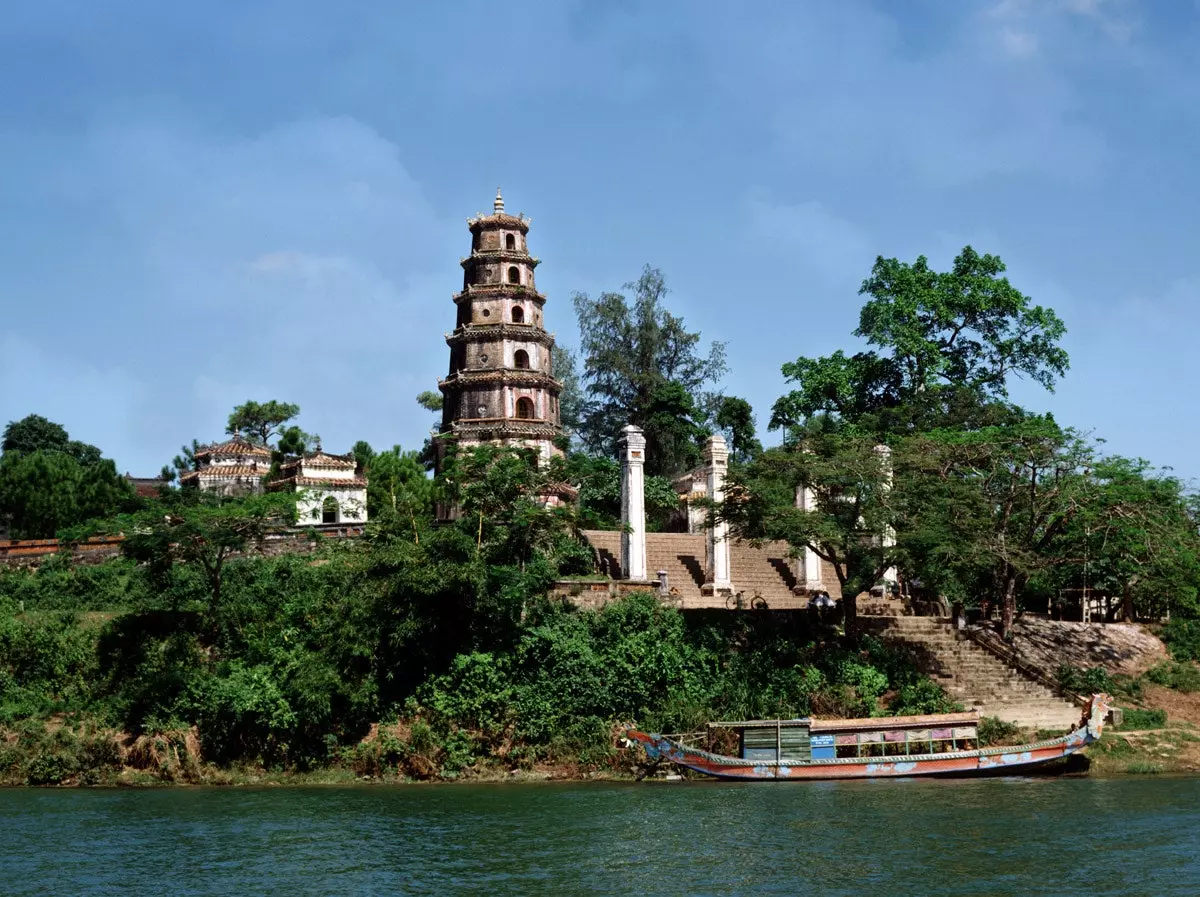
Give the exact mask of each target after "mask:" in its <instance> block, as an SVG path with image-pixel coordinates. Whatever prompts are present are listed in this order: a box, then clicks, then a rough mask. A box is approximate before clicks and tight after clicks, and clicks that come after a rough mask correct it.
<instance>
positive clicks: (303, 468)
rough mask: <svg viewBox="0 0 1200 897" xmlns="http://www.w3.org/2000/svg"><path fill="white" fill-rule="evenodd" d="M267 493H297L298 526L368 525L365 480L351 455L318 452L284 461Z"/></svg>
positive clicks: (268, 486)
mask: <svg viewBox="0 0 1200 897" xmlns="http://www.w3.org/2000/svg"><path fill="white" fill-rule="evenodd" d="M267 489H268V491H270V492H295V493H297V499H296V511H297V519H296V523H297V524H298V525H300V526H315V525H318V524H346V523H366V522H367V480H366V477H364V476H362V475H361V474H360V473H359V471H358V465H357V463H356V461H355V460H354V456H353V455H330V454H328V453H326V452H323V451H321V450H320V449H318V450H317V451H315V452H309V453H308V454H305V455H303V456H301V457H299V458H296V459H294V460H292V461H286V462H284V463H283V464H281V465H280V466H279V475H278V476H277V477H274V478H272V479H271V481H270V482H269V483H267Z"/></svg>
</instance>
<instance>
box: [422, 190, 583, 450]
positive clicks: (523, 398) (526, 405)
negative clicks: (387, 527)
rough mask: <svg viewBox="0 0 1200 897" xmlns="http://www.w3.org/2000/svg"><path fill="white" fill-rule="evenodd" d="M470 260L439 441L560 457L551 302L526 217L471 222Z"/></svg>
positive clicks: (497, 207)
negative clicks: (537, 277)
mask: <svg viewBox="0 0 1200 897" xmlns="http://www.w3.org/2000/svg"><path fill="white" fill-rule="evenodd" d="M467 224H468V226H469V227H470V229H471V255H470V257H469V258H465V259H462V267H463V288H462V292H461V293H458V294H456V295H455V296H454V304H455V305H456V306H457V307H458V322H457V324H456V326H455V328H454V332H453V333H451V334H450V335H448V336H447V337H446V342H447V343H448V344H449V346H450V373H449V375H448V376H447V377H446V379H445V380H441V381H439V383H438V387H439V388H440V389H441V391H442V394H443V396H444V398H445V402H444V405H443V410H442V427H441V432H440V434H439V437H438V438H439V440H441V441H442V442H443V443H444V442H445V441H446V440H447V439H449V438H451V437H452V438H454V439H455V440H456V441H457V443H458V445H460V446H463V447H467V446H471V445H478V444H479V443H483V442H494V443H500V444H505V445H526V446H529V447H530V448H534V449H537V451H538V453H539V455H540V456H541V457H542V458H543V459H549V458H550V457H551V455H554V454H560V450H559V449H558V448H557V447H556V446H555V443H554V440H555V439H556V438H557V437H559V436H560V435H561V434H562V426H561V425H560V424H559V416H558V394H559V391H560V390H561V386H560V384H559V383H558V381H557V380H555V379H554V368H553V362H552V357H551V356H552V350H553V348H554V337H553V336H552V335H551V334H549V333H547V332H546V328H545V327H544V326H543V309H544V307H545V305H546V297H545V296H543V295H542V294H541V293H539V292H538V291H537V287H536V285H535V283H534V275H533V272H534V269H535V268H536V267H537V265H538V259H536V258H534V257H533V256H531V255H530V254H529V247H528V245H527V243H526V237H527V236H528V234H529V219H528V218H526V217H525V216H524V215H516V216H513V215H508V214H505V212H504V199H503V197H501V195H500V191H499V190H497V191H496V200H495V204H494V211H493V212H492V214H491V215H479V216H477V217H475V218H469V219H467Z"/></svg>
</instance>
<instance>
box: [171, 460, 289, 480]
mask: <svg viewBox="0 0 1200 897" xmlns="http://www.w3.org/2000/svg"><path fill="white" fill-rule="evenodd" d="M268 469H269V468H268V467H267V466H266V465H263V466H261V467H259V466H258V465H256V464H217V465H215V466H213V467H202V468H200V469H199V470H189V471H187V472H186V473H184V474H182V475H181V476H180V477H179V481H180V482H181V483H189V482H191V481H192V480H223V479H226V478H228V477H264V476H266V475H267V471H268Z"/></svg>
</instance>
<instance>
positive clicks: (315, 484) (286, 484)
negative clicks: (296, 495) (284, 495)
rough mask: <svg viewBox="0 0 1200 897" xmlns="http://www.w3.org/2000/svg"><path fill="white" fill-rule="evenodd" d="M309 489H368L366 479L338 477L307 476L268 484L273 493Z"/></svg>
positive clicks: (279, 479)
mask: <svg viewBox="0 0 1200 897" xmlns="http://www.w3.org/2000/svg"><path fill="white" fill-rule="evenodd" d="M293 487H294V488H298V489H309V488H322V489H366V488H367V479H366V477H359V476H356V477H345V478H342V479H339V478H337V477H305V476H299V475H294V476H287V477H278V478H276V479H274V480H271V481H270V482H269V483H267V488H268V489H270V490H271V491H272V492H278V491H281V490H283V489H288V488H293Z"/></svg>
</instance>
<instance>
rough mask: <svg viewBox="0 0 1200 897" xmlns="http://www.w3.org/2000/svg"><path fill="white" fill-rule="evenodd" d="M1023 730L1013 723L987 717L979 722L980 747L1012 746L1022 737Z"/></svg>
mask: <svg viewBox="0 0 1200 897" xmlns="http://www.w3.org/2000/svg"><path fill="white" fill-rule="evenodd" d="M1020 733H1021V729H1020V728H1019V727H1018V726H1016V725H1014V724H1013V723H1010V722H1006V721H1004V720H1002V719H999V718H998V717H995V716H985V717H984V718H983V719H981V720H980V721H979V745H980V747H987V746H989V745H999V744H1012V743H1014V739H1016V738H1018V737H1019V736H1020Z"/></svg>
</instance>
